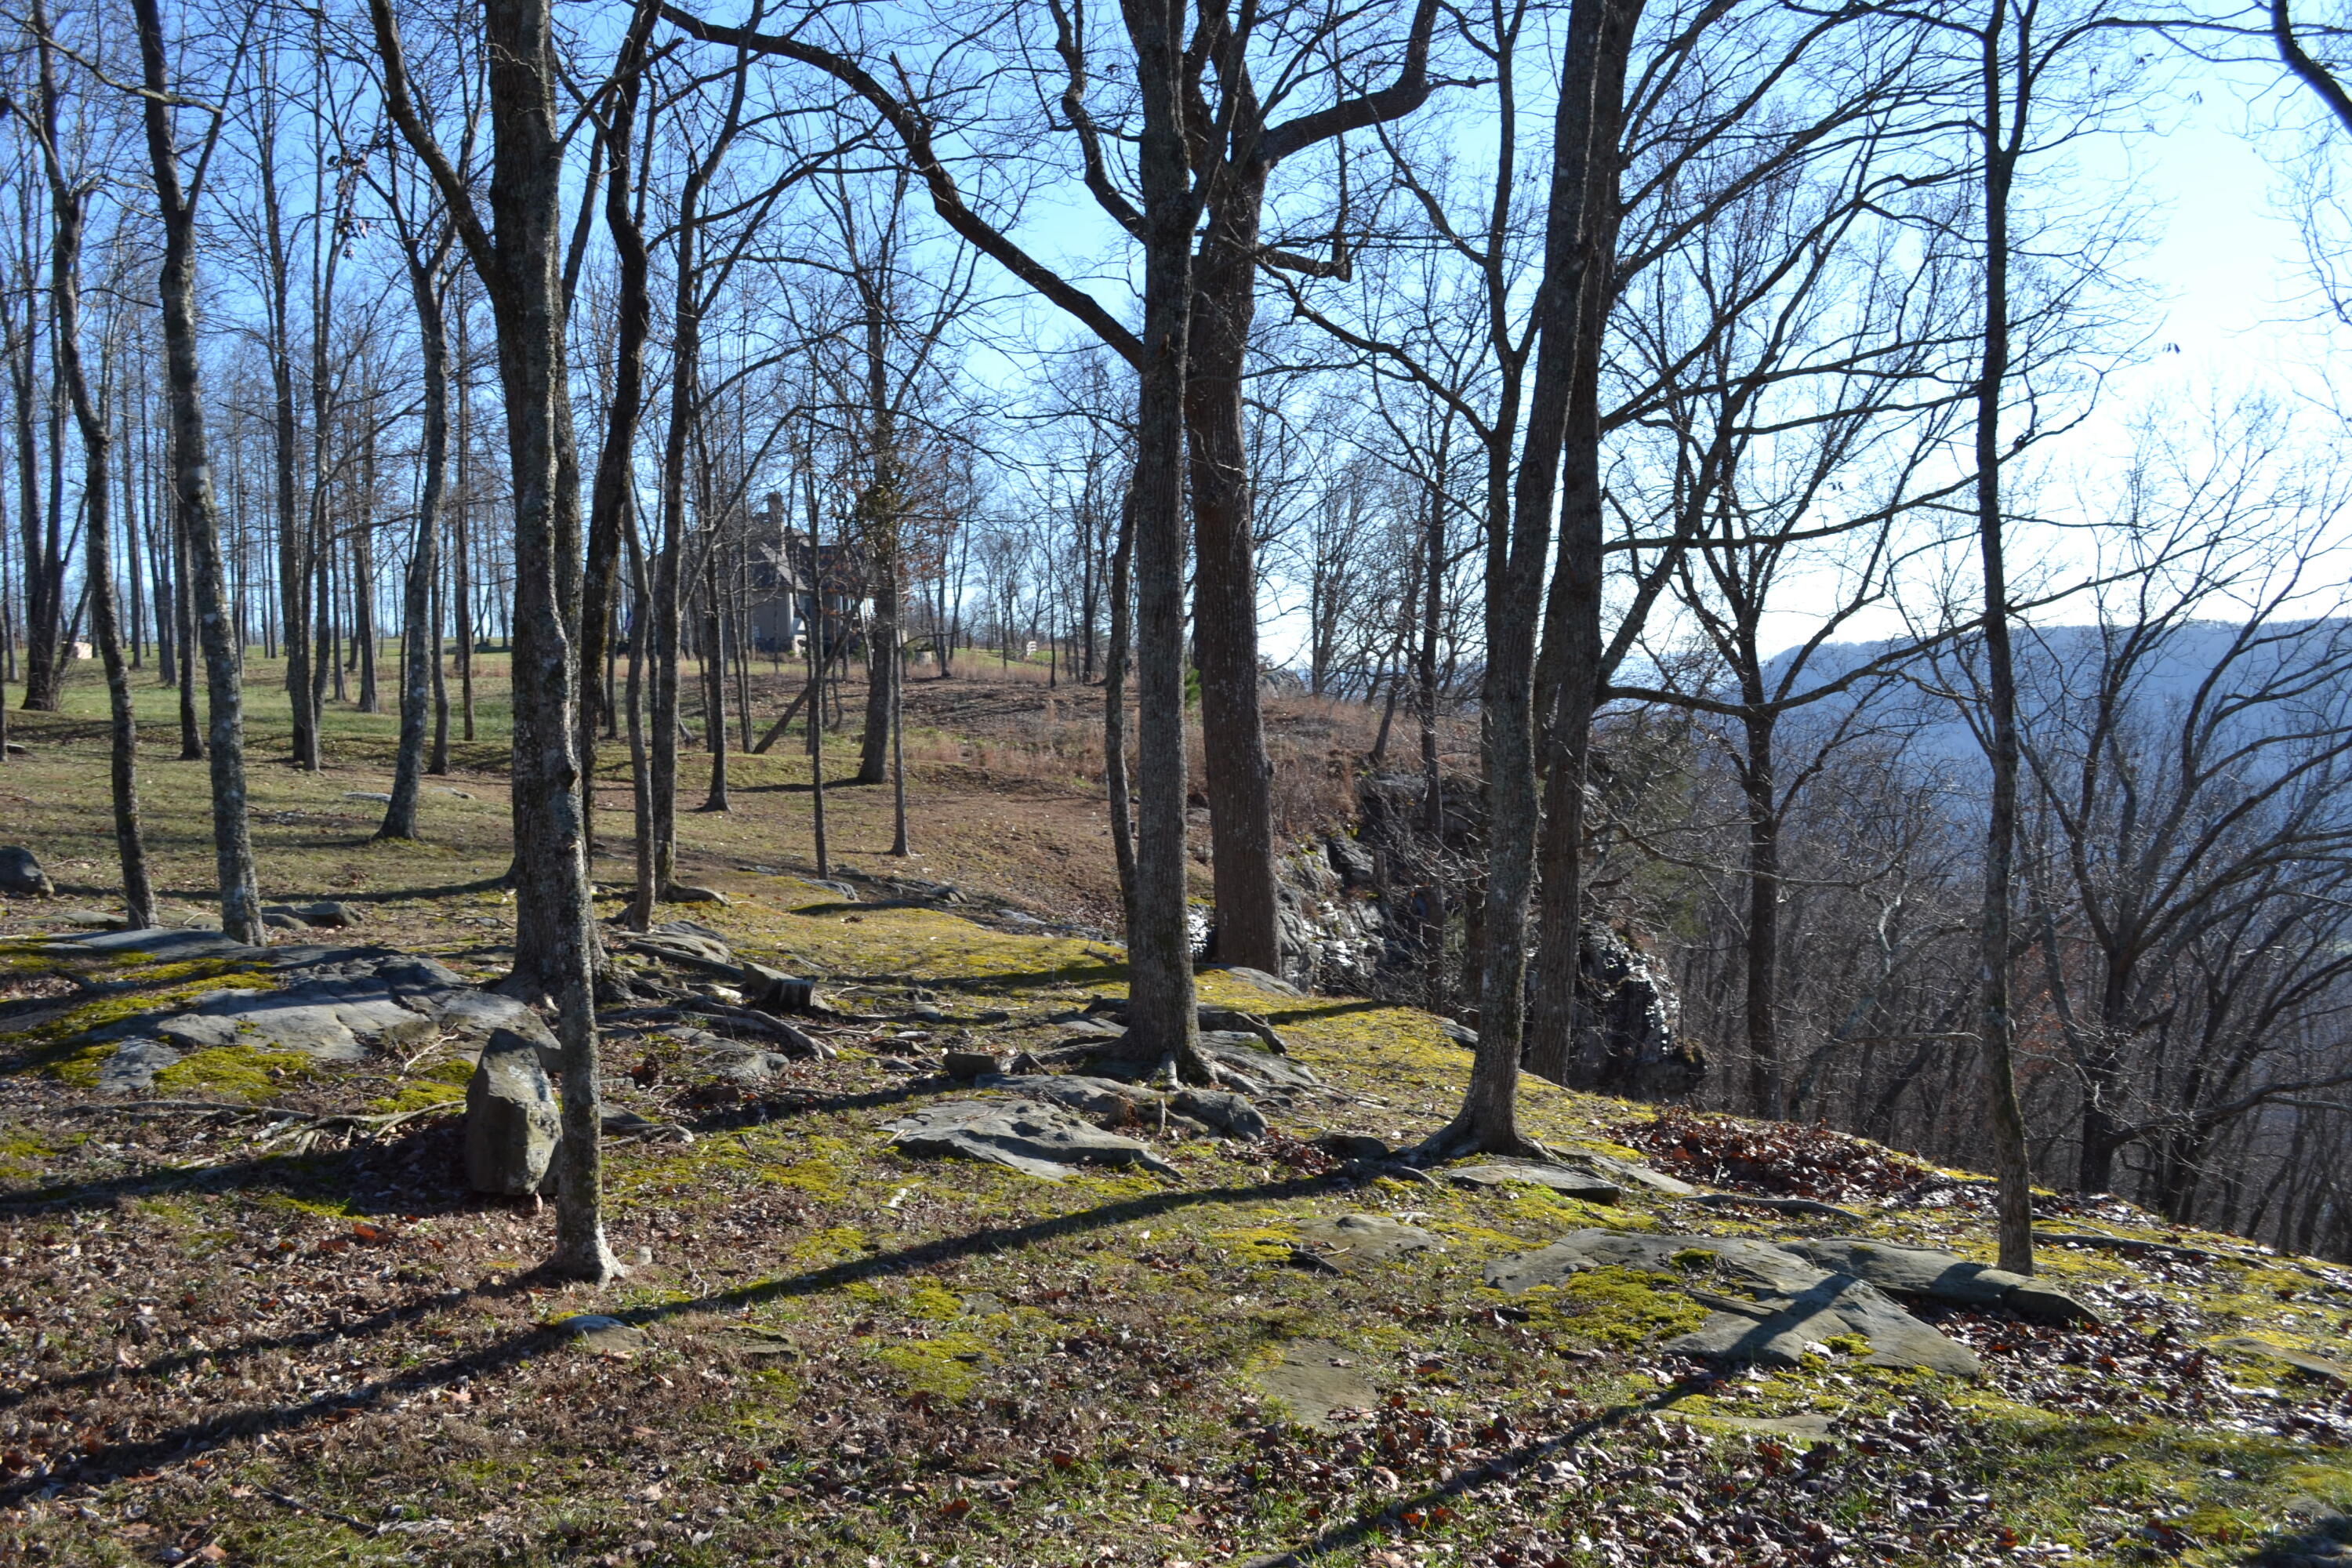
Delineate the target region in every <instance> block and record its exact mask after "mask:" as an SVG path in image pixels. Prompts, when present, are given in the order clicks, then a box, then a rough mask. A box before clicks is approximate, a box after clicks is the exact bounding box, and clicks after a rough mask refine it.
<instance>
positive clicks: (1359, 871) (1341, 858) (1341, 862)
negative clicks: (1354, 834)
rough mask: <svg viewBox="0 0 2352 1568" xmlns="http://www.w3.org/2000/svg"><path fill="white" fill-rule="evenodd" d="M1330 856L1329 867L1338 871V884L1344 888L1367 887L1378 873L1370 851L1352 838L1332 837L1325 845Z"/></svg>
mask: <svg viewBox="0 0 2352 1568" xmlns="http://www.w3.org/2000/svg"><path fill="white" fill-rule="evenodd" d="M1325 850H1326V852H1327V853H1328V855H1329V856H1330V857H1331V869H1333V870H1334V871H1337V872H1338V873H1339V884H1340V886H1342V887H1346V888H1369V887H1370V886H1371V885H1372V879H1373V878H1374V877H1375V876H1376V875H1378V868H1377V867H1376V866H1375V865H1374V864H1373V861H1372V852H1371V851H1370V850H1369V849H1367V848H1365V847H1363V846H1362V845H1360V844H1359V843H1357V842H1356V841H1355V840H1354V839H1352V838H1339V837H1334V838H1332V839H1331V840H1330V841H1329V842H1328V844H1327V845H1326V846H1325Z"/></svg>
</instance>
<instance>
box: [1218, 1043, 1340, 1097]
mask: <svg viewBox="0 0 2352 1568" xmlns="http://www.w3.org/2000/svg"><path fill="white" fill-rule="evenodd" d="M1201 1054H1202V1056H1204V1057H1206V1058H1209V1059H1210V1060H1211V1061H1213V1062H1214V1063H1215V1064H1216V1065H1217V1067H1218V1068H1219V1069H1220V1070H1223V1071H1235V1072H1241V1073H1244V1074H1245V1075H1247V1076H1248V1077H1249V1078H1250V1079H1252V1080H1253V1081H1254V1082H1255V1083H1256V1084H1258V1085H1260V1086H1264V1085H1265V1084H1278V1085H1280V1086H1281V1087H1283V1088H1285V1089H1311V1088H1313V1087H1314V1086H1315V1085H1316V1084H1318V1083H1319V1082H1321V1081H1322V1080H1321V1079H1318V1078H1317V1077H1316V1076H1315V1075H1314V1074H1313V1073H1312V1072H1310V1071H1308V1070H1307V1068H1303V1067H1301V1066H1299V1065H1298V1064H1297V1062H1294V1061H1288V1060H1286V1059H1285V1058H1281V1057H1278V1056H1276V1055H1275V1054H1274V1053H1273V1052H1272V1051H1263V1050H1260V1049H1258V1048H1257V1039H1256V1037H1255V1036H1252V1035H1244V1034H1241V1033H1238V1032H1236V1031H1234V1030H1227V1029H1203V1030H1202V1031H1201Z"/></svg>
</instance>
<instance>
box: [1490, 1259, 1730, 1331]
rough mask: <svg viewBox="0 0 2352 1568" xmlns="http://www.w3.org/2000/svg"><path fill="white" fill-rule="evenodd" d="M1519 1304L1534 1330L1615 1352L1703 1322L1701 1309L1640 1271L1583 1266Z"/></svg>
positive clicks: (1667, 1283) (1664, 1282) (1661, 1280)
mask: <svg viewBox="0 0 2352 1568" xmlns="http://www.w3.org/2000/svg"><path fill="white" fill-rule="evenodd" d="M1524 1300H1526V1301H1527V1303H1528V1312H1529V1321H1530V1322H1532V1323H1533V1324H1535V1325H1536V1326H1537V1327H1538V1328H1539V1329H1542V1330H1545V1331H1549V1332H1553V1333H1558V1334H1561V1335H1564V1336H1565V1337H1567V1338H1569V1339H1571V1340H1575V1341H1579V1342H1583V1343H1587V1344H1600V1345H1607V1346H1610V1347H1612V1348H1613V1349H1617V1350H1633V1349H1635V1348H1637V1347H1639V1346H1642V1345H1645V1344H1648V1343H1650V1342H1653V1341H1654V1340H1661V1339H1664V1338H1666V1337H1667V1336H1669V1335H1671V1334H1680V1333H1687V1332H1689V1331H1691V1330H1693V1329H1696V1328H1697V1327H1698V1326H1699V1324H1701V1323H1703V1322H1705V1321H1706V1308H1704V1307H1702V1306H1700V1305H1699V1304H1698V1303H1697V1302H1696V1301H1694V1300H1691V1299H1690V1298H1689V1297H1688V1296H1685V1295H1684V1294H1683V1293H1682V1292H1681V1291H1680V1290H1678V1289H1675V1288H1674V1285H1673V1282H1672V1281H1670V1280H1669V1279H1666V1277H1665V1276H1664V1275H1660V1274H1653V1273H1651V1272H1649V1271H1648V1270H1647V1269H1641V1268H1588V1269H1585V1270H1584V1271H1582V1272H1581V1273H1578V1274H1572V1275H1570V1277H1569V1278H1568V1279H1567V1280H1566V1281H1564V1282H1563V1283H1561V1284H1559V1285H1558V1286H1538V1288H1537V1289H1533V1290H1530V1291H1528V1293H1527V1296H1526V1297H1525V1298H1524Z"/></svg>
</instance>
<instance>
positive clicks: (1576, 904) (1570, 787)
mask: <svg viewBox="0 0 2352 1568" xmlns="http://www.w3.org/2000/svg"><path fill="white" fill-rule="evenodd" d="M1642 10H1643V0H1608V3H1607V4H1606V5H1605V6H1604V7H1603V14H1602V15H1601V17H1600V18H1599V19H1598V21H1597V25H1596V28H1595V32H1594V34H1593V37H1592V41H1591V45H1590V47H1591V62H1590V64H1589V66H1588V67H1587V68H1586V69H1585V71H1584V72H1583V73H1582V74H1580V75H1579V76H1578V77H1577V78H1576V80H1577V82H1578V89H1577V95H1578V114H1579V118H1580V121H1582V123H1581V124H1580V125H1579V126H1578V127H1577V131H1576V134H1577V138H1578V143H1579V146H1580V153H1579V155H1578V159H1579V163H1580V168H1579V170H1578V175H1579V178H1578V183H1577V184H1575V185H1574V186H1573V187H1572V188H1571V189H1570V190H1568V191H1565V192H1563V191H1562V190H1561V189H1560V188H1559V184H1558V183H1557V181H1558V174H1559V167H1558V163H1557V159H1555V164H1554V172H1555V184H1554V186H1553V195H1552V199H1553V201H1554V203H1555V204H1557V203H1559V201H1560V200H1561V199H1562V197H1563V196H1565V197H1566V198H1567V199H1568V201H1569V203H1570V210H1569V213H1568V215H1567V216H1568V217H1569V219H1570V222H1571V223H1572V224H1573V226H1574V228H1575V234H1574V237H1573V240H1572V242H1571V243H1573V245H1574V246H1575V247H1576V248H1575V253H1574V256H1573V259H1572V260H1571V262H1570V268H1571V277H1572V279H1573V288H1574V297H1573V300H1569V301H1563V303H1564V304H1565V305H1566V306H1567V308H1568V309H1569V310H1570V312H1572V313H1570V314H1569V315H1568V316H1567V317H1566V318H1565V319H1564V321H1563V324H1564V325H1567V326H1568V327H1569V328H1570V332H1571V334H1572V335H1571V337H1570V342H1568V343H1567V344H1565V345H1563V346H1564V348H1565V349H1566V351H1567V352H1566V354H1565V358H1566V362H1567V363H1565V365H1564V366H1563V367H1562V369H1563V370H1564V372H1565V374H1566V376H1567V381H1568V384H1567V387H1566V389H1565V390H1566V406H1565V410H1564V416H1565V417H1564V419H1562V422H1561V424H1560V425H1559V426H1555V428H1559V429H1561V431H1562V433H1563V434H1562V437H1551V436H1549V434H1548V433H1547V434H1544V435H1538V429H1537V420H1538V417H1540V416H1539V415H1538V414H1537V413H1536V412H1534V411H1532V410H1531V412H1530V416H1529V424H1528V450H1529V451H1533V450H1534V449H1535V448H1536V447H1537V445H1538V441H1541V443H1542V444H1543V445H1544V446H1545V447H1547V448H1548V449H1549V448H1550V447H1553V446H1554V444H1555V441H1557V444H1558V447H1559V465H1560V471H1561V480H1562V483H1561V489H1560V496H1559V512H1560V515H1559V560H1558V563H1557V565H1556V567H1555V569H1554V575H1553V579H1552V589H1551V595H1550V602H1549V605H1548V606H1547V608H1546V615H1545V619H1546V623H1547V624H1546V626H1545V633H1546V635H1545V639H1544V642H1545V647H1544V649H1543V653H1544V655H1545V656H1546V657H1545V659H1544V661H1543V662H1545V663H1547V664H1549V666H1550V668H1549V669H1543V668H1539V669H1538V674H1537V681H1536V693H1535V694H1536V712H1537V713H1538V714H1539V715H1541V716H1542V719H1543V720H1544V721H1545V722H1542V723H1540V724H1539V726H1538V734H1537V737H1536V739H1537V743H1538V745H1539V746H1542V747H1543V748H1544V756H1545V762H1546V763H1547V765H1546V767H1545V770H1544V822H1543V831H1542V841H1541V869H1542V876H1541V887H1542V894H1541V897H1542V906H1541V913H1540V917H1539V919H1538V930H1537V942H1538V946H1537V951H1536V973H1535V996H1534V1014H1533V1018H1532V1020H1531V1028H1530V1037H1529V1039H1528V1063H1529V1065H1530V1066H1531V1067H1532V1068H1534V1069H1535V1070H1536V1071H1538V1072H1539V1073H1542V1074H1543V1075H1544V1076H1545V1077H1547V1078H1549V1079H1553V1080H1554V1081H1555V1082H1560V1083H1568V1084H1573V1085H1577V1086H1579V1087H1583V1088H1592V1087H1596V1086H1598V1085H1599V1084H1600V1083H1601V1082H1602V1081H1603V1080H1604V1079H1606V1078H1607V1077H1608V1075H1609V1073H1610V1066H1609V1064H1608V1063H1607V1062H1606V1061H1605V1060H1604V1059H1602V1058H1601V1056H1600V1055H1598V1054H1596V1053H1597V1043H1598V1040H1599V1035H1598V1033H1597V1032H1596V1033H1595V1034H1594V1035H1593V1036H1592V1037H1591V1038H1592V1040H1593V1041H1594V1042H1595V1046H1596V1051H1587V1052H1584V1053H1580V1052H1579V1050H1578V1047H1577V1043H1576V1042H1577V1033H1576V994H1577V986H1576V982H1577V975H1578V973H1579V972H1580V968H1581V952H1582V940H1581V938H1582V931H1583V921H1584V878H1583V866H1582V858H1583V852H1584V783H1585V772H1586V765H1587V762H1588V759H1589V756H1590V753H1591V737H1592V713H1593V708H1594V706H1595V703H1596V701H1597V700H1598V698H1599V696H1600V689H1601V534H1602V527H1603V520H1602V515H1601V347H1602V345H1601V340H1602V336H1603V334H1604V333H1605V331H1607V327H1608V314H1609V302H1610V299H1611V296H1612V292H1613V287H1612V270H1613V268H1614V263H1615V257H1616V247H1617V209H1618V192H1617V166H1618V158H1619V151H1618V143H1619V140H1620V137H1621V135H1622V121H1623V119H1624V93H1625V69H1626V59H1627V57H1628V55H1629V53H1630V52H1631V50H1632V48H1633V28H1634V26H1635V24H1636V23H1637V22H1638V21H1639V20H1640V18H1641V15H1642ZM1574 30H1575V23H1574V21H1573V20H1572V19H1571V21H1570V32H1571V33H1573V32H1574ZM1574 47H1575V46H1574V45H1573V44H1571V45H1570V48H1571V51H1573V50H1574ZM1560 217H1561V214H1560V213H1559V211H1558V210H1557V207H1556V208H1555V211H1554V212H1553V214H1552V222H1553V223H1554V224H1555V225H1557V224H1559V221H1560ZM1550 349H1551V342H1550V334H1549V328H1547V331H1546V334H1545V342H1544V346H1543V350H1542V351H1541V352H1542V353H1543V354H1545V355H1549V352H1550ZM1541 374H1542V369H1541V367H1540V365H1539V366H1538V377H1539V378H1540V376H1541ZM1544 398H1545V391H1544V388H1543V387H1542V386H1541V385H1540V384H1538V387H1537V389H1536V394H1535V402H1536V404H1537V405H1538V407H1540V406H1541V405H1543V403H1544ZM1554 417H1559V416H1554ZM1522 471H1523V474H1524V469H1523V470H1522ZM1548 478H1549V476H1547V479H1548ZM1530 499H1531V498H1530V497H1529V495H1528V491H1527V489H1525V488H1524V487H1523V488H1522V489H1521V490H1520V492H1519V497H1518V504H1520V505H1521V506H1525V505H1528V504H1529V502H1530ZM1537 504H1540V505H1543V506H1546V507H1549V504H1550V502H1549V497H1548V496H1547V497H1545V498H1543V499H1542V500H1541V501H1539V502H1538V503H1537Z"/></svg>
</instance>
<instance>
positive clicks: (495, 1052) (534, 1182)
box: [466, 1029, 563, 1197]
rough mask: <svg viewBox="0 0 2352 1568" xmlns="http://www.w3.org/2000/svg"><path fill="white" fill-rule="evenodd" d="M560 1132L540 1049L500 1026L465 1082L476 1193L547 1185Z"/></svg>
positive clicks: (470, 1177) (469, 1173) (511, 1192)
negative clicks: (540, 1056)
mask: <svg viewBox="0 0 2352 1568" xmlns="http://www.w3.org/2000/svg"><path fill="white" fill-rule="evenodd" d="M562 1136H563V1127H562V1120H561V1118H560V1117H559V1115H558V1113H557V1110H556V1104H555V1091H554V1089H552V1088H551V1086H550V1085H549V1083H548V1081H547V1074H546V1072H545V1070H543V1069H542V1068H541V1067H540V1065H539V1052H538V1050H537V1048H536V1047H533V1046H532V1044H531V1042H530V1041H529V1040H526V1039H524V1038H523V1037H521V1036H520V1035H516V1034H510V1033H509V1032H508V1031H507V1030H504V1029H499V1030H498V1031H496V1032H494V1033H493V1034H492V1035H491V1036H490V1037H489V1041H488V1044H486V1045H485V1046H483V1047H482V1055H481V1059H480V1060H478V1061H477V1062H476V1063H475V1064H474V1076H473V1079H471V1080H470V1081H469V1082H468V1083H467V1085H466V1179H467V1182H468V1183H469V1184H471V1185H472V1186H473V1188H474V1190H475V1191H476V1192H478V1193H497V1194H503V1195H505V1196H508V1197H519V1196H521V1195H522V1194H526V1193H536V1192H540V1191H542V1190H544V1189H545V1188H546V1187H547V1185H548V1184H549V1178H550V1176H551V1171H552V1167H553V1163H554V1158H555V1146H556V1144H557V1143H558V1142H560V1141H561V1140H562Z"/></svg>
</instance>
